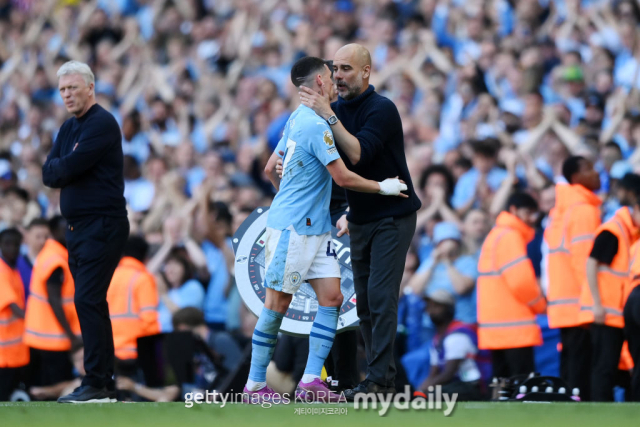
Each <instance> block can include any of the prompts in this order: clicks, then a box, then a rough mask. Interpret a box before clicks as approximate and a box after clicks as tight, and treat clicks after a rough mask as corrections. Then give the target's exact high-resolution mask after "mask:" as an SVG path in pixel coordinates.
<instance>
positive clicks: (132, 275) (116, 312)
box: [107, 236, 160, 377]
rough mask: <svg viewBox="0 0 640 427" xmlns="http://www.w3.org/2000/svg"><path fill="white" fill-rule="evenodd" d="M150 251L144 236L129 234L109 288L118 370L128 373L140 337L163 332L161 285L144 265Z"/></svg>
mask: <svg viewBox="0 0 640 427" xmlns="http://www.w3.org/2000/svg"><path fill="white" fill-rule="evenodd" d="M148 252H149V244H148V243H147V242H146V241H145V240H144V238H142V237H138V236H132V237H129V240H128V241H127V245H126V246H125V248H124V256H123V257H122V260H120V264H118V268H116V271H115V273H114V274H113V279H111V286H109V292H107V302H108V303H109V312H110V316H111V325H112V327H113V343H114V347H115V355H116V371H117V372H118V374H123V375H125V376H128V377H131V376H133V374H134V373H135V362H136V360H137V358H138V343H137V340H138V338H140V337H144V336H147V335H154V334H157V333H159V332H160V323H159V322H158V288H157V286H156V281H155V279H154V278H153V275H152V274H151V273H149V271H148V270H147V268H146V267H145V265H144V262H145V261H146V258H147V254H148ZM132 371H134V372H132Z"/></svg>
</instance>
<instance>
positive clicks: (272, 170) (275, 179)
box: [264, 150, 280, 191]
mask: <svg viewBox="0 0 640 427" xmlns="http://www.w3.org/2000/svg"><path fill="white" fill-rule="evenodd" d="M278 159H280V156H279V155H278V150H276V151H274V152H273V153H272V154H271V157H269V161H268V162H267V166H265V167H264V172H265V173H266V174H267V177H268V178H269V181H271V184H273V186H274V187H275V188H276V190H277V191H280V177H279V176H278V173H277V172H276V162H277V161H278Z"/></svg>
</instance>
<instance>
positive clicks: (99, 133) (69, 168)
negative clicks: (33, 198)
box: [42, 123, 114, 187]
mask: <svg viewBox="0 0 640 427" xmlns="http://www.w3.org/2000/svg"><path fill="white" fill-rule="evenodd" d="M96 124H99V123H96ZM113 140H114V138H113V135H112V132H111V131H107V132H105V129H104V127H102V128H101V127H99V126H92V127H90V128H88V129H86V130H85V131H84V132H82V134H81V135H80V138H79V139H78V142H77V143H76V144H74V148H73V151H71V153H69V154H67V155H66V156H64V157H59V158H51V159H48V161H47V163H45V165H44V166H43V168H42V169H43V170H42V173H43V180H44V184H45V185H47V186H49V187H64V186H65V185H68V184H69V183H71V182H73V181H74V180H75V179H76V178H78V177H79V176H81V175H83V174H84V173H85V172H87V171H88V170H89V169H91V168H92V167H94V166H95V164H96V163H97V162H98V160H100V159H101V158H102V157H103V156H104V155H105V154H106V153H107V151H108V150H110V149H113V144H112V143H111V141H113ZM50 184H52V185H50Z"/></svg>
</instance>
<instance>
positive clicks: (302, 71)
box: [291, 56, 326, 87]
mask: <svg viewBox="0 0 640 427" xmlns="http://www.w3.org/2000/svg"><path fill="white" fill-rule="evenodd" d="M325 64H326V62H325V61H324V59H321V58H317V57H315V56H305V57H304V58H301V59H298V60H297V61H296V63H295V64H293V67H291V83H293V84H294V86H295V87H300V86H302V85H304V86H307V85H308V80H309V78H310V77H312V76H313V75H314V74H319V73H321V72H322V71H323V70H324V66H325Z"/></svg>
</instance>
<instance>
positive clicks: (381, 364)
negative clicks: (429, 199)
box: [349, 212, 416, 387]
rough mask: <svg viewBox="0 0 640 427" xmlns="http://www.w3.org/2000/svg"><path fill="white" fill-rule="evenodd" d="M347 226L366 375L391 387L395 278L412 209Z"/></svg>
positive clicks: (407, 242)
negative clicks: (398, 216)
mask: <svg viewBox="0 0 640 427" xmlns="http://www.w3.org/2000/svg"><path fill="white" fill-rule="evenodd" d="M349 230H350V233H351V265H352V268H353V282H354V287H355V291H356V309H357V311H358V317H359V318H360V331H361V332H362V337H363V339H364V345H365V353H366V357H367V379H368V380H370V381H373V382H375V383H377V384H379V385H382V386H387V387H391V386H393V385H394V383H395V376H396V366H395V362H394V359H393V348H394V341H395V337H396V329H397V327H398V297H399V293H400V281H401V280H402V273H403V272H404V264H405V260H406V257H407V251H408V250H409V245H410V244H411V239H412V238H413V234H414V232H415V230H416V214H415V212H414V213H412V214H410V215H407V216H404V217H401V218H384V219H381V220H378V221H374V222H371V223H369V224H363V225H357V224H352V223H350V224H349Z"/></svg>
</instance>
